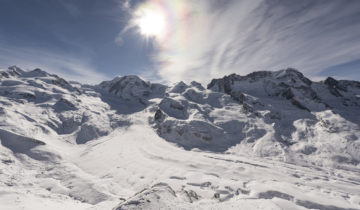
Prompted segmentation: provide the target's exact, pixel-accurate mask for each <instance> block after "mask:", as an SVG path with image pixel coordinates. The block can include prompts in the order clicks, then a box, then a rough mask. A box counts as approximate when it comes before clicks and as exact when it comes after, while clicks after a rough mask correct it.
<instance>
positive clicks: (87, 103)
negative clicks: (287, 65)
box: [0, 67, 360, 210]
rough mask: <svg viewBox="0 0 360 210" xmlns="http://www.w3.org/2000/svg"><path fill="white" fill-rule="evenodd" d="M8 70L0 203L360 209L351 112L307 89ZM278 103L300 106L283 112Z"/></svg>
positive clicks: (1, 123) (0, 125) (0, 123)
mask: <svg viewBox="0 0 360 210" xmlns="http://www.w3.org/2000/svg"><path fill="white" fill-rule="evenodd" d="M4 72H5V73H4ZM2 75H3V77H2V78H1V86H0V92H1V94H0V95H1V96H0V97H1V100H0V102H1V107H0V108H1V109H0V111H1V115H0V141H1V145H0V160H1V162H0V209H337V210H345V209H346V210H348V209H360V178H359V177H360V176H359V175H360V169H359V164H358V162H357V160H358V155H359V148H356V144H357V143H358V137H359V130H358V127H357V126H358V124H357V121H356V118H355V117H354V116H353V118H351V116H347V119H349V120H347V121H346V120H344V117H343V116H346V115H344V114H342V113H341V112H340V114H334V113H332V112H331V111H329V110H331V109H326V108H324V107H326V106H325V105H319V104H322V102H321V103H320V102H319V101H318V100H317V99H316V97H314V96H312V97H311V98H315V100H314V101H315V102H313V101H311V102H310V101H308V100H310V99H308V98H306V97H304V95H300V96H299V95H297V94H299V93H297V92H296V91H300V90H303V89H301V88H300V89H296V88H294V87H293V88H292V89H290V90H291V91H292V92H293V93H292V94H293V95H294V96H292V97H290V98H289V99H286V100H289V102H286V101H285V102H284V101H283V102H277V101H279V100H280V99H277V98H272V97H270V96H269V95H266V97H265V96H264V97H262V96H261V92H256V93H253V94H252V95H251V94H250V93H249V92H250V91H251V89H250V90H247V89H246V88H244V87H243V88H241V89H240V88H239V86H236V87H230V89H231V88H232V89H231V91H228V90H229V89H228V90H227V91H225V93H221V91H222V90H213V91H211V90H205V89H203V88H202V87H201V85H199V84H198V83H191V84H190V85H186V84H185V83H179V84H177V85H176V86H174V87H172V88H168V89H166V88H167V87H165V86H163V85H158V84H150V83H146V82H143V81H142V80H140V79H139V78H138V77H134V76H131V77H128V78H115V79H114V80H113V81H109V82H105V83H102V84H100V85H99V86H95V87H93V86H86V85H80V84H76V83H72V84H70V83H68V82H66V81H65V80H62V79H61V78H59V77H56V76H54V75H49V74H47V73H46V72H43V71H41V70H35V71H32V72H25V71H22V70H21V69H18V68H16V67H12V68H9V69H7V70H4V71H3V73H2ZM4 75H7V76H4ZM277 76H279V75H277ZM280 76H281V75H280ZM300 78H301V77H300ZM237 79H239V80H242V79H243V78H237ZM245 79H246V78H245ZM272 81H277V80H275V79H272ZM304 81H305V82H304ZM304 81H303V82H304V83H306V84H305V85H308V84H307V80H304ZM215 82H216V81H215ZM220 82H222V81H220ZM330 82H333V81H330ZM254 83H255V84H256V82H254V81H253V82H251V84H250V85H254ZM299 83H301V82H299V81H298V82H297V83H296V84H299ZM232 84H237V83H236V82H233V83H232ZM331 84H333V83H331ZM225 86H227V85H225ZM258 86H259V85H258ZM260 86H261V85H260ZM280 86H281V85H280ZM213 87H214V86H213ZM217 87H221V85H218V86H217ZM304 87H305V86H304ZM307 87H308V86H307ZM330 87H331V88H333V89H331V91H333V93H332V94H338V93H339V94H348V92H346V93H344V92H343V91H341V90H340V91H338V90H337V89H336V87H335V86H334V85H331V86H330ZM227 88H229V87H228V86H227ZM321 88H323V86H321V85H320V84H315V86H314V87H313V89H316V90H318V89H321ZM288 89H289V87H286V88H285V93H286V94H287V95H286V96H284V97H285V98H286V97H287V96H288V95H289V94H290V93H289V92H288ZM239 90H243V91H244V93H239V92H237V91H239ZM265 90H268V89H265ZM272 90H273V91H275V92H276V91H280V92H281V91H283V89H281V88H280V90H277V89H276V88H275V90H274V89H272ZM217 91H220V92H217ZM246 91H249V92H246ZM309 91H310V92H311V90H309ZM320 91H324V94H325V90H320ZM336 91H337V92H336ZM226 92H227V93H226ZM300 92H301V91H300ZM281 93H283V92H281ZM276 94H277V93H275V95H276ZM292 94H290V95H292ZM324 94H323V95H324ZM326 94H329V93H327V92H326ZM253 95H255V96H253ZM305 95H306V94H305ZM114 96H117V97H114ZM326 96H327V98H326V99H329V98H330V99H331V100H330V99H329V100H324V101H327V103H331V106H332V107H339V106H340V105H336V103H337V102H336V101H337V100H335V99H336V98H332V96H331V97H330V96H328V95H326ZM275 97H277V96H275ZM334 97H335V96H334ZM336 97H340V96H336ZM238 100H242V101H243V102H241V103H240V105H239V103H238ZM284 100H285V99H284ZM296 101H297V102H296ZM304 101H305V102H308V103H304ZM345 102H346V103H355V102H356V99H351V100H346V101H345ZM274 103H279V104H281V103H284V104H285V105H284V106H282V109H283V110H282V109H280V108H278V109H277V108H274V106H270V105H274ZM299 103H300V104H299ZM301 103H302V104H305V105H306V106H308V107H307V108H306V109H311V110H314V111H313V112H308V111H306V110H305V111H304V109H303V108H299V107H301V106H303V105H301ZM261 104H263V105H261ZM269 104H270V105H269ZM329 106H330V105H329ZM294 107H295V108H294ZM296 107H297V108H296ZM355 108H356V107H355ZM274 109H277V110H274ZM299 110H300V111H299ZM282 111H284V112H291V113H297V115H292V116H293V117H290V119H289V118H285V119H283V120H284V121H281V120H278V118H284V116H286V115H285V114H284V113H283V112H282ZM354 113H355V114H357V113H358V112H356V111H354ZM269 115H270V116H269ZM313 115H314V116H317V117H318V118H319V119H317V118H316V117H313ZM268 116H269V117H268ZM272 120H273V121H272ZM277 120H278V121H277ZM288 122H293V124H292V126H293V127H291V128H290V129H288V128H287V129H284V130H283V131H280V130H279V129H274V127H275V128H276V126H280V128H281V126H282V125H281V123H283V124H286V123H288ZM254 125H256V126H254ZM284 126H285V125H284ZM289 130H290V131H292V132H290V131H289ZM242 133H245V134H242ZM289 133H290V134H289ZM290 137H291V138H290ZM277 138H281V141H280V140H279V139H277ZM324 138H327V139H324ZM306 139H309V140H308V141H306ZM165 140H166V141H165ZM327 140H328V141H327ZM282 141H283V142H282ZM329 141H332V142H329ZM336 145H339V146H338V148H335V147H336ZM333 147H334V148H333ZM333 156H335V157H338V159H336V158H333ZM328 158H331V160H328Z"/></svg>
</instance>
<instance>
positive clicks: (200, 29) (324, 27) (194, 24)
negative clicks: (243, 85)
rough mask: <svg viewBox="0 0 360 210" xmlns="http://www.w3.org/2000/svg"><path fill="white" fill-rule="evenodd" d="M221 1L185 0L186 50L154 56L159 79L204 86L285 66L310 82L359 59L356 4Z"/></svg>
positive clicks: (173, 43)
mask: <svg viewBox="0 0 360 210" xmlns="http://www.w3.org/2000/svg"><path fill="white" fill-rule="evenodd" d="M221 2H222V3H221ZM221 2H220V3H219V1H215V0H214V1H205V0H202V1H197V2H196V3H192V2H191V1H187V4H189V5H191V6H190V7H189V8H192V11H191V12H192V13H191V14H192V15H190V16H189V18H190V20H189V21H187V22H188V25H187V27H188V31H190V32H189V34H188V36H187V40H186V42H185V46H184V43H182V44H183V46H179V43H177V40H174V39H170V40H168V41H167V42H166V43H165V44H164V45H165V46H166V47H164V48H163V49H162V50H161V51H160V53H159V54H158V55H157V56H156V57H155V60H156V61H157V62H159V63H166V65H162V66H161V68H160V69H159V72H158V73H159V75H160V76H161V77H162V78H163V79H165V80H167V81H172V82H174V81H179V80H185V81H191V80H198V81H201V82H208V80H209V79H210V78H213V77H221V76H223V75H226V74H230V73H238V74H246V73H249V72H252V71H255V70H264V69H266V70H278V69H282V68H287V67H295V68H298V69H299V70H301V71H303V72H304V73H305V74H306V75H308V76H310V77H315V76H317V75H318V74H319V73H320V72H321V71H323V70H324V69H326V68H328V67H330V66H334V65H337V64H341V63H346V62H350V61H352V60H356V59H359V57H360V54H359V52H360V30H359V29H360V14H359V11H360V2H359V1H356V0H354V1H353V0H349V1H339V0H331V1H321V0H319V1H311V0H301V1H297V2H296V3H294V2H290V1H285V0H247V1H225V0H224V1H221ZM199 11H200V14H201V15H199ZM173 30H174V33H179V30H183V29H181V28H180V29H177V28H175V29H173ZM170 37H171V36H170ZM173 37H175V36H173Z"/></svg>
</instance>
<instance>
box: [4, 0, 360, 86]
mask: <svg viewBox="0 0 360 210" xmlns="http://www.w3.org/2000/svg"><path fill="white" fill-rule="evenodd" d="M12 65H16V66H19V67H21V68H24V69H29V70H31V69H34V68H41V69H43V70H45V71H47V72H50V73H55V74H58V75H60V76H62V77H64V78H66V79H68V80H75V81H80V82H82V83H90V84H96V83H99V82H101V81H103V80H109V79H112V78H113V77H115V76H118V75H120V76H123V75H139V76H141V77H142V78H144V79H146V80H151V81H155V82H162V83H173V82H178V81H185V82H190V81H193V80H196V81H199V82H202V83H205V84H206V83H208V82H209V81H210V80H211V79H212V78H219V77H223V76H224V75H228V74H231V73H237V74H240V75H245V74H247V73H250V72H253V71H258V70H280V69H285V68H288V67H292V68H296V69H298V70H300V71H301V72H303V73H304V74H305V75H306V76H307V77H309V78H311V79H314V80H321V79H324V78H326V77H327V76H333V77H335V78H339V79H351V80H360V1H359V0H296V1H289V0H197V1H194V0H0V68H6V67H8V66H12Z"/></svg>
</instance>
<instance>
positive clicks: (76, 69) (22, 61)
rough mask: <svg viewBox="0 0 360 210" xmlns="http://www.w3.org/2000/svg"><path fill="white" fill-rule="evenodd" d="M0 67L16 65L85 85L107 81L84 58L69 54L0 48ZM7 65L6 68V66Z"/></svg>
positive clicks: (34, 49)
mask: <svg viewBox="0 0 360 210" xmlns="http://www.w3.org/2000/svg"><path fill="white" fill-rule="evenodd" d="M0 54H1V55H2V56H1V58H0V63H1V65H5V66H2V67H8V66H12V65H16V66H18V67H20V68H24V69H27V70H33V69H35V68H40V69H43V70H45V71H47V72H49V73H51V74H57V75H59V76H61V77H63V78H65V79H67V80H71V81H78V82H82V83H86V84H97V83H99V82H101V81H103V80H105V79H108V78H107V77H106V76H105V75H104V74H102V73H99V72H98V71H97V70H96V69H95V68H94V67H93V66H92V65H91V64H90V62H89V61H88V60H87V59H85V58H77V57H74V56H73V55H71V54H67V55H65V54H59V53H55V52H49V51H48V50H45V49H36V48H26V49H25V48H16V47H2V48H1V49H0ZM6 65H7V66H6Z"/></svg>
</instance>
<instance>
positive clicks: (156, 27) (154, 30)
mask: <svg viewBox="0 0 360 210" xmlns="http://www.w3.org/2000/svg"><path fill="white" fill-rule="evenodd" d="M136 24H137V26H138V27H139V29H140V33H141V34H143V35H144V36H146V37H155V38H158V39H161V38H162V37H163V36H164V35H165V25H166V24H165V16H164V14H163V12H162V11H161V10H160V9H154V8H152V9H151V8H141V9H139V10H138V12H137V19H136Z"/></svg>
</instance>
